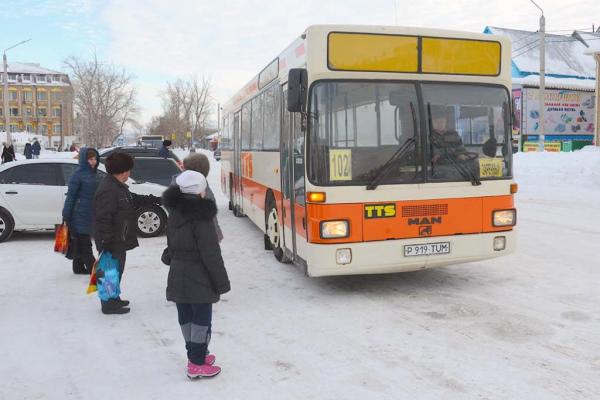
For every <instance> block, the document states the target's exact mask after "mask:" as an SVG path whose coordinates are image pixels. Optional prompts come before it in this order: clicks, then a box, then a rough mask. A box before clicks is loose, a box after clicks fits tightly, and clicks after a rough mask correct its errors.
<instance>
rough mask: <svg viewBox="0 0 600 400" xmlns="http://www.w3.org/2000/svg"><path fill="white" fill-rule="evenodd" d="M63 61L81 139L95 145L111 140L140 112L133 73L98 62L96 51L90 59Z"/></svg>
mask: <svg viewBox="0 0 600 400" xmlns="http://www.w3.org/2000/svg"><path fill="white" fill-rule="evenodd" d="M64 63H65V66H66V67H67V68H68V69H69V70H70V75H71V77H72V81H73V88H74V105H75V112H76V116H77V117H76V119H75V123H76V124H77V130H78V131H79V133H80V134H81V136H82V140H83V142H84V143H86V144H87V145H90V146H95V147H103V146H106V145H110V144H112V143H113V142H114V140H115V139H116V138H117V137H119V136H120V135H121V134H122V133H123V128H124V126H125V125H126V124H128V123H131V122H133V121H134V119H135V116H136V115H137V113H138V112H139V108H138V106H137V102H136V90H135V88H134V87H133V84H132V79H133V78H132V76H131V75H130V74H128V73H127V72H126V71H125V70H124V69H118V68H117V67H115V66H114V65H112V64H103V63H101V62H100V61H99V60H98V58H97V56H96V54H95V53H94V56H93V58H92V60H90V61H85V60H82V59H80V58H77V57H69V58H67V59H66V60H65V61H64Z"/></svg>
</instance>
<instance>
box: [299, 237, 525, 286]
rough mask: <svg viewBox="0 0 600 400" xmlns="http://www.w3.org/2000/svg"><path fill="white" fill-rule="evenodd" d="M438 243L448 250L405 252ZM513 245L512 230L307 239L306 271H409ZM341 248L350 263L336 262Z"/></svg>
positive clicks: (509, 248)
mask: <svg viewBox="0 0 600 400" xmlns="http://www.w3.org/2000/svg"><path fill="white" fill-rule="evenodd" d="M499 237H504V243H505V247H504V249H503V250H494V240H495V238H499ZM498 240H500V241H502V239H498ZM498 240H497V241H496V242H498ZM440 243H449V246H450V252H449V253H447V254H434V255H417V256H405V246H414V245H427V244H440ZM515 246H516V243H515V232H514V230H513V231H505V232H493V233H479V234H469V235H455V236H436V237H428V238H412V239H401V240H385V241H377V242H362V243H348V244H343V243H340V244H329V245H327V244H314V243H310V244H309V246H308V247H309V253H310V256H309V257H307V272H308V275H309V276H312V277H318V276H331V275H357V274H385V273H393V272H408V271H416V270H420V269H426V268H433V267H442V266H446V265H452V264H460V263H466V262H472V261H480V260H486V259H490V258H495V257H500V256H504V255H507V254H510V253H512V252H514V251H515ZM341 249H350V251H351V256H352V260H351V262H350V263H348V264H344V265H341V264H338V263H337V262H336V253H337V251H338V250H341ZM346 253H347V251H346Z"/></svg>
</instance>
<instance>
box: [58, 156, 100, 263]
mask: <svg viewBox="0 0 600 400" xmlns="http://www.w3.org/2000/svg"><path fill="white" fill-rule="evenodd" d="M98 159H99V154H98V151H96V149H92V148H89V149H86V148H83V149H81V151H80V152H79V168H77V170H76V171H75V173H73V175H72V176H71V179H69V190H68V192H67V198H66V199H65V205H64V207H63V211H62V216H63V220H64V221H65V223H66V224H67V226H68V227H69V231H70V234H71V246H72V249H73V252H72V256H73V273H75V274H86V273H87V274H89V273H91V272H92V267H93V265H94V261H95V259H94V253H93V252H92V241H91V235H92V232H93V229H92V221H93V219H94V214H93V205H94V194H95V193H96V189H97V188H98V184H99V183H100V177H99V175H98V174H97V173H96V171H97V169H98Z"/></svg>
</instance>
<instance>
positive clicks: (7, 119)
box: [2, 39, 31, 146]
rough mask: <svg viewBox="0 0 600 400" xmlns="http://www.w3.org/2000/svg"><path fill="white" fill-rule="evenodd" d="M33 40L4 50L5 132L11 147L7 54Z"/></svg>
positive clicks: (7, 142) (24, 41)
mask: <svg viewBox="0 0 600 400" xmlns="http://www.w3.org/2000/svg"><path fill="white" fill-rule="evenodd" d="M30 40H31V39H27V40H23V41H22V42H19V43H17V44H15V45H12V46H10V47H9V48H6V49H4V52H3V55H2V61H3V63H4V131H5V132H6V144H7V145H8V146H10V145H11V144H12V135H11V134H10V110H9V108H8V107H9V106H8V62H7V61H6V52H7V51H8V50H10V49H14V48H15V47H17V46H19V45H21V44H23V43H27V42H29V41H30Z"/></svg>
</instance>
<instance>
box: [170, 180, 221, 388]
mask: <svg viewBox="0 0 600 400" xmlns="http://www.w3.org/2000/svg"><path fill="white" fill-rule="evenodd" d="M175 182H176V184H177V185H173V186H171V187H170V188H169V189H167V190H166V191H165V193H164V194H163V204H164V205H165V207H167V209H168V210H169V224H168V226H167V243H168V251H167V252H166V254H165V257H164V259H163V261H164V262H166V263H168V264H169V265H170V269H169V277H168V281H167V300H169V301H174V302H175V303H176V305H177V312H178V317H179V325H180V326H181V331H182V333H183V337H184V340H185V347H186V349H187V356H188V371H187V374H188V377H189V378H199V377H210V376H215V375H217V374H218V373H219V372H221V368H220V367H217V366H215V365H213V363H214V362H215V357H214V355H212V354H208V343H209V341H210V333H211V327H212V304H213V303H216V302H218V301H219V298H220V295H222V294H223V293H227V292H228V291H229V290H230V284H229V278H228V276H227V271H226V269H225V265H224V263H223V258H222V257H221V248H220V247H219V238H218V236H217V231H216V228H215V224H214V222H213V218H214V217H215V215H216V214H217V206H216V204H215V202H214V201H212V200H209V199H205V198H203V196H205V193H206V187H207V182H206V178H205V177H204V175H202V174H201V173H199V172H196V171H184V172H183V173H181V174H180V175H179V176H178V177H177V179H176V180H175Z"/></svg>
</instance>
